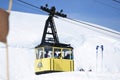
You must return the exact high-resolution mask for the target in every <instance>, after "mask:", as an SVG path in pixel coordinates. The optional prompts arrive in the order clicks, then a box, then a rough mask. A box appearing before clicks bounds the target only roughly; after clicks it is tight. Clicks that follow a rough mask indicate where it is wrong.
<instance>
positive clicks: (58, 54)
mask: <svg viewBox="0 0 120 80" xmlns="http://www.w3.org/2000/svg"><path fill="white" fill-rule="evenodd" d="M72 50H73V49H72V48H71V47H68V48H67V47H65V48H64V47H52V46H42V47H37V48H35V51H36V60H35V73H36V74H42V73H49V72H61V71H74V61H73V51H72Z"/></svg>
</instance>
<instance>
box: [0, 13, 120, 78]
mask: <svg viewBox="0 0 120 80" xmlns="http://www.w3.org/2000/svg"><path fill="white" fill-rule="evenodd" d="M47 17H48V16H45V15H37V14H28V13H21V12H14V11H13V12H12V13H11V15H10V32H9V35H8V44H9V67H10V79H11V80H28V79H29V80H40V79H42V80H48V79H49V80H55V79H56V80H64V79H69V80H73V79H77V80H79V79H82V80H89V79H90V80H119V79H120V76H119V75H120V64H119V61H120V32H116V31H113V30H110V29H106V28H104V27H102V26H99V25H95V24H92V23H87V22H83V21H81V23H78V22H75V21H71V20H68V19H63V18H55V24H56V27H57V32H58V36H59V39H60V42H62V43H70V44H71V45H72V46H73V47H74V58H75V59H74V60H75V72H70V73H69V72H64V73H52V74H45V75H40V76H36V75H35V74H34V60H35V52H34V46H36V45H38V44H39V43H40V42H41V37H42V34H43V29H44V25H45V21H46V19H47ZM100 28H101V29H100ZM101 45H103V49H104V50H103V60H102V50H101V49H102V48H101ZM97 46H99V48H98V49H96V47H97ZM4 47H5V46H4V44H2V43H0V80H5V77H6V75H5V74H6V68H5V67H6V63H5V60H6V59H5V55H6V54H5V48H4ZM96 53H97V54H98V57H97V59H96ZM81 68H83V69H84V70H85V72H78V71H79V70H80V69H81ZM90 69H91V70H92V72H88V70H90ZM76 71H77V72H76ZM103 72H105V73H106V74H105V73H103ZM113 74H114V75H113ZM53 75H54V76H53ZM55 75H56V76H58V77H61V78H60V79H57V78H58V77H56V76H55ZM52 76H53V77H52ZM65 76H67V77H65ZM47 77H48V78H47ZM53 78H54V79H53Z"/></svg>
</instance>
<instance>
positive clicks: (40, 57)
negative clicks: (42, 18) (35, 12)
mask: <svg viewBox="0 0 120 80" xmlns="http://www.w3.org/2000/svg"><path fill="white" fill-rule="evenodd" d="M41 9H42V10H44V11H46V12H48V13H49V17H48V19H47V20H46V24H45V28H44V32H43V36H42V40H41V44H40V45H38V46H36V47H35V51H36V60H35V74H42V73H49V72H60V71H74V60H73V48H72V47H71V46H70V44H63V43H60V42H59V38H58V35H57V29H56V27H55V23H54V20H53V17H54V15H57V16H61V17H66V15H64V14H63V13H61V12H60V13H59V12H58V11H55V10H56V9H55V7H51V9H49V8H47V7H43V6H41Z"/></svg>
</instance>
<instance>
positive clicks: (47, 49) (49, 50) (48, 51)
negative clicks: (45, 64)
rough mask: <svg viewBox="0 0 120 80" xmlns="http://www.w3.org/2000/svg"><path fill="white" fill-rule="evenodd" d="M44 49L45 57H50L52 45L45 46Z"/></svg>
mask: <svg viewBox="0 0 120 80" xmlns="http://www.w3.org/2000/svg"><path fill="white" fill-rule="evenodd" d="M44 50H45V52H44V56H45V58H52V47H45V48H44Z"/></svg>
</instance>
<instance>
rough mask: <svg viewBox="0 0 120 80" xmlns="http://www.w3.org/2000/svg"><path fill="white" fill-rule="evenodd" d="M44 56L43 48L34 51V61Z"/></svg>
mask: <svg viewBox="0 0 120 80" xmlns="http://www.w3.org/2000/svg"><path fill="white" fill-rule="evenodd" d="M43 57H44V55H43V48H39V49H37V50H36V59H40V58H43Z"/></svg>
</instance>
